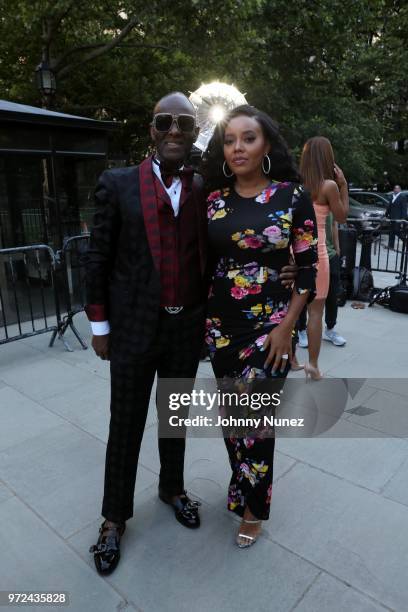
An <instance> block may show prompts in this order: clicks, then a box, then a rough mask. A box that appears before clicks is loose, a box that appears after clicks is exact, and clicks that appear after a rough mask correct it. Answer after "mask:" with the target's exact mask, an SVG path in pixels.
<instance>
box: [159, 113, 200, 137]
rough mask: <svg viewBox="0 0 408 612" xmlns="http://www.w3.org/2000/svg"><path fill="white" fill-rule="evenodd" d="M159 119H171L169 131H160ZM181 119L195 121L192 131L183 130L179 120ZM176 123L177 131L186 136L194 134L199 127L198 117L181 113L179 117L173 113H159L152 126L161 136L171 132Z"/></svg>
mask: <svg viewBox="0 0 408 612" xmlns="http://www.w3.org/2000/svg"><path fill="white" fill-rule="evenodd" d="M157 117H171V123H170V125H169V127H168V128H167V130H159V129H158V127H157V121H156V120H157ZM180 117H188V118H189V119H192V120H193V127H192V129H191V130H183V129H182V128H181V127H180V124H179V118H180ZM174 122H176V125H177V129H178V130H179V131H180V132H183V133H184V134H192V133H193V132H194V130H195V129H196V127H197V124H196V117H195V116H194V115H188V114H187V113H180V114H179V115H173V114H172V113H157V114H156V115H154V116H153V121H152V122H151V124H150V125H151V126H152V127H154V129H155V130H156V131H157V132H160V133H161V134H165V133H166V132H169V131H170V130H171V128H172V127H173V124H174Z"/></svg>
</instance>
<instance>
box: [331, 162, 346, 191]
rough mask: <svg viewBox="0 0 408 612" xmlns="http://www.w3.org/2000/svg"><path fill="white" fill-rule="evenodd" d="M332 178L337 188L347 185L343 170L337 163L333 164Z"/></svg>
mask: <svg viewBox="0 0 408 612" xmlns="http://www.w3.org/2000/svg"><path fill="white" fill-rule="evenodd" d="M334 180H335V181H336V183H337V186H338V188H339V189H341V187H343V185H347V181H346V177H345V176H344V174H343V170H342V169H341V168H340V167H339V166H338V165H337V164H334Z"/></svg>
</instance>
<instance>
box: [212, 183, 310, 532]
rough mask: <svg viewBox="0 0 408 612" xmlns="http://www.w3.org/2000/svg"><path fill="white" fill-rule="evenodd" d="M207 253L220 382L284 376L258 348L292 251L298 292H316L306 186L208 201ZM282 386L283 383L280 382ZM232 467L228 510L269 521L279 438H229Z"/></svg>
mask: <svg viewBox="0 0 408 612" xmlns="http://www.w3.org/2000/svg"><path fill="white" fill-rule="evenodd" d="M207 205H208V220H209V252H210V256H211V259H212V260H213V262H214V266H213V276H212V283H211V288H210V293H209V301H208V314H207V317H208V318H207V327H206V343H207V345H208V348H209V352H210V357H211V363H212V367H213V370H214V374H215V376H216V378H217V380H222V379H224V380H225V379H229V380H231V379H232V380H235V381H241V382H242V381H243V382H244V383H245V382H247V381H251V380H252V381H253V380H257V379H270V378H271V377H273V376H274V377H281V378H285V377H286V375H287V373H288V371H289V369H290V364H289V363H288V364H287V367H286V370H285V372H283V373H280V372H277V373H275V374H272V372H271V368H270V366H269V367H268V368H266V369H265V368H264V362H265V359H266V353H265V352H262V351H261V350H260V349H261V348H262V345H263V343H264V341H265V338H266V335H267V334H268V333H269V332H270V331H271V330H272V329H273V328H274V327H275V326H276V325H279V323H280V322H281V321H282V320H283V319H284V317H285V315H286V313H287V310H288V305H289V302H290V298H291V293H292V291H291V290H287V289H285V288H284V287H283V285H282V283H281V281H280V280H279V273H280V271H281V268H282V267H283V266H284V265H287V264H288V262H289V255H290V249H292V251H293V254H294V257H295V260H296V263H297V265H298V266H299V271H298V275H297V278H296V282H295V290H296V291H297V292H298V293H303V292H306V291H308V292H309V298H308V299H309V301H310V300H311V299H313V296H314V293H315V275H316V263H317V227H316V218H315V213H314V210H313V205H312V202H311V200H310V198H309V196H308V194H307V192H306V191H305V190H304V189H303V187H302V186H300V185H298V184H295V183H287V182H280V183H279V182H272V183H271V185H270V186H268V187H267V188H266V189H264V190H263V191H262V192H261V193H260V194H259V195H258V196H257V197H252V198H244V197H241V196H240V195H238V194H237V192H236V191H234V190H233V189H232V188H226V189H223V190H219V191H215V192H213V193H211V194H210V195H209V197H208V199H207ZM282 382H283V381H282ZM224 439H225V443H226V446H227V451H228V455H229V460H230V464H231V469H232V477H231V482H230V485H229V489H228V509H229V510H231V511H233V512H235V513H236V514H238V515H239V516H243V514H244V510H245V507H246V505H248V507H249V509H250V510H251V512H252V513H253V514H254V515H255V516H256V517H258V518H259V519H263V520H264V519H267V518H268V517H269V511H270V503H271V494H272V478H273V454H274V442H275V440H274V437H270V436H269V437H268V436H267V437H257V436H247V435H245V437H236V436H231V435H228V436H224Z"/></svg>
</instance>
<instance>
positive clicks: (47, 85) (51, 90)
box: [35, 61, 57, 106]
mask: <svg viewBox="0 0 408 612" xmlns="http://www.w3.org/2000/svg"><path fill="white" fill-rule="evenodd" d="M35 82H36V85H37V89H38V90H39V91H40V93H41V95H42V96H43V98H44V100H46V101H48V100H49V99H51V98H52V96H53V95H54V94H55V92H56V91H57V83H56V80H55V74H54V73H53V71H52V70H51V68H50V66H49V64H48V62H47V61H42V62H41V64H38V66H37V68H36V69H35ZM47 106H48V104H47Z"/></svg>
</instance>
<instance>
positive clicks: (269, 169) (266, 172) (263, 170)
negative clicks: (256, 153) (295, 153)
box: [262, 155, 271, 176]
mask: <svg viewBox="0 0 408 612" xmlns="http://www.w3.org/2000/svg"><path fill="white" fill-rule="evenodd" d="M265 158H266V159H267V160H268V169H267V170H265V167H264V164H265ZM270 171H271V160H270V159H269V155H265V156H264V158H263V160H262V172H263V173H264V174H266V175H267V176H268V174H269V173H270Z"/></svg>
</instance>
